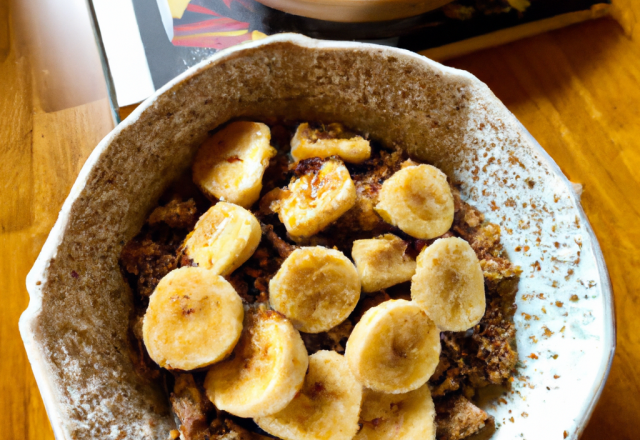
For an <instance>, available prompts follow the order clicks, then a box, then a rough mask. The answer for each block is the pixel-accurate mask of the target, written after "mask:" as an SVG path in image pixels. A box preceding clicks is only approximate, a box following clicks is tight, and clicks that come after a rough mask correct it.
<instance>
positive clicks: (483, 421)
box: [435, 394, 495, 440]
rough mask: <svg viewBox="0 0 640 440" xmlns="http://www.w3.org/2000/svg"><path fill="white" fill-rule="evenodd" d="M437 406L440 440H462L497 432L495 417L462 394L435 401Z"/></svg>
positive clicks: (437, 424)
mask: <svg viewBox="0 0 640 440" xmlns="http://www.w3.org/2000/svg"><path fill="white" fill-rule="evenodd" d="M435 406H436V428H437V431H436V436H437V438H438V440H460V439H463V438H468V437H469V436H472V435H474V434H476V435H477V434H480V433H483V434H486V433H488V434H489V435H491V433H493V431H494V430H495V422H494V419H493V417H491V416H490V415H488V414H487V413H486V412H484V411H483V410H481V409H480V408H478V407H477V406H475V405H474V404H473V403H471V401H469V400H468V399H467V398H466V397H464V396H462V395H460V394H455V395H451V396H450V397H446V398H443V399H435ZM474 438H475V437H474Z"/></svg>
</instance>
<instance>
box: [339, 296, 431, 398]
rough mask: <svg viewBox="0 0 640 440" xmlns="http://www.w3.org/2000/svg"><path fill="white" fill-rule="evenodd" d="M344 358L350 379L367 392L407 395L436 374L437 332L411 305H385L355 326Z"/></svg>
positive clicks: (424, 316) (364, 316)
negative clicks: (350, 373) (349, 369)
mask: <svg viewBox="0 0 640 440" xmlns="http://www.w3.org/2000/svg"><path fill="white" fill-rule="evenodd" d="M345 356H346V358H347V361H349V367H350V368H351V371H352V372H353V375H354V376H355V377H356V379H357V380H358V381H359V382H360V383H362V384H363V385H364V386H366V387H367V388H371V389H373V390H375V391H382V392H385V393H392V394H399V393H406V392H408V391H413V390H415V389H418V388H420V387H421V386H422V385H424V383H425V382H426V381H427V380H428V379H429V377H431V375H432V374H433V372H434V371H435V369H436V366H437V365H438V361H439V357H440V332H439V331H438V329H437V327H436V326H435V324H434V323H433V321H431V319H429V317H428V316H427V314H426V313H425V312H424V310H422V309H421V308H420V307H419V306H418V305H416V304H414V303H413V302H411V301H405V300H390V301H386V302H383V303H382V304H380V305H378V306H376V307H373V308H371V309H369V310H368V311H367V312H366V313H365V314H364V315H363V316H362V319H360V322H358V324H356V326H355V328H354V329H353V332H352V333H351V336H350V337H349V340H348V341H347V350H346V352H345Z"/></svg>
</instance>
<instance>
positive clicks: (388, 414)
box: [354, 384, 436, 440]
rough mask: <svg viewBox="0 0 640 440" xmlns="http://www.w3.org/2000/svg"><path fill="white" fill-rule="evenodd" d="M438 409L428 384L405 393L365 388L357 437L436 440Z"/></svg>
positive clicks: (380, 439) (361, 438)
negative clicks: (388, 392) (435, 406)
mask: <svg viewBox="0 0 640 440" xmlns="http://www.w3.org/2000/svg"><path fill="white" fill-rule="evenodd" d="M435 416H436V411H435V408H434V405H433V399H432V398H431V392H430V391H429V385H428V384H424V385H422V386H421V387H420V388H418V389H417V390H414V391H410V392H408V393H404V394H385V393H379V392H377V391H373V390H369V389H365V390H364V392H363V394H362V410H361V412H360V424H361V425H362V428H361V429H360V431H358V433H357V434H356V436H355V437H354V440H416V439H420V440H434V439H435V438H436V426H435Z"/></svg>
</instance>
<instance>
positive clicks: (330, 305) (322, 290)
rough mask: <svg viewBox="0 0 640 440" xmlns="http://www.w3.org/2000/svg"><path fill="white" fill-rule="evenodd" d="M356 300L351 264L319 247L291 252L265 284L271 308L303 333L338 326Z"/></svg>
mask: <svg viewBox="0 0 640 440" xmlns="http://www.w3.org/2000/svg"><path fill="white" fill-rule="evenodd" d="M359 299H360V279H359V278H358V271H357V270H356V268H355V266H354V265H353V263H352V262H351V261H350V260H349V259H348V258H347V257H345V256H344V254H343V253H342V252H340V251H337V250H334V249H327V248H324V247H321V246H316V247H305V248H300V249H296V250H295V251H293V252H292V253H291V254H290V255H289V256H288V257H287V259H286V260H284V262H283V263H282V266H280V270H278V273H276V275H275V276H274V277H273V278H272V279H271V281H270V282H269V300H270V302H271V306H272V307H273V308H274V309H275V310H277V311H278V312H280V313H282V314H283V315H285V316H286V317H287V318H289V319H291V321H292V322H293V324H294V325H295V326H296V328H299V329H300V330H301V331H303V332H306V333H320V332H324V331H327V330H329V329H331V328H332V327H335V326H336V325H338V324H340V323H341V322H342V321H344V320H345V319H347V316H349V314H350V313H351V312H352V311H353V309H355V307H356V304H357V303H358V300H359Z"/></svg>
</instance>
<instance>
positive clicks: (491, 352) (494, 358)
mask: <svg viewBox="0 0 640 440" xmlns="http://www.w3.org/2000/svg"><path fill="white" fill-rule="evenodd" d="M488 301H489V302H488V303H487V311H486V312H485V315H484V317H483V318H482V321H480V323H479V324H478V325H477V326H475V327H474V328H473V330H472V334H471V336H470V337H469V336H467V334H466V332H461V333H455V332H443V333H442V334H441V336H440V338H441V340H442V352H441V355H440V365H439V366H438V369H437V371H436V373H439V374H434V375H433V377H432V378H431V379H430V381H429V382H430V383H431V384H432V385H433V386H434V395H443V394H445V393H447V392H450V391H455V390H457V389H459V388H460V387H461V386H463V385H466V384H469V385H471V386H472V387H475V388H479V387H484V386H487V385H505V384H507V383H508V380H509V378H510V377H511V374H512V372H513V369H514V368H515V365H516V362H517V360H518V356H517V353H516V352H515V350H514V349H513V347H512V343H513V340H514V338H515V326H514V324H513V322H512V321H511V319H510V317H509V316H507V315H505V313H504V305H503V301H502V298H500V297H495V298H491V297H489V299H488Z"/></svg>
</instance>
